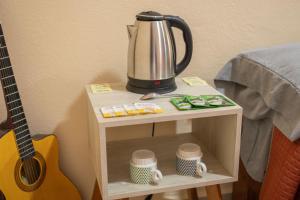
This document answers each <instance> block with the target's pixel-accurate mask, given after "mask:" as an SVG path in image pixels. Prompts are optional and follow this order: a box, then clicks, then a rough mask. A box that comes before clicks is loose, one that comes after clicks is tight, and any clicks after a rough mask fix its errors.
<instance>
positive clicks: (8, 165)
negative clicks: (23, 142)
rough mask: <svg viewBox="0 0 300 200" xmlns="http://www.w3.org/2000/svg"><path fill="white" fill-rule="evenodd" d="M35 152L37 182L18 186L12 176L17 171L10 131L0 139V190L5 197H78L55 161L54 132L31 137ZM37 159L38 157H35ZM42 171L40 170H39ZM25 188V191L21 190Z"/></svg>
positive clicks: (77, 199) (52, 199)
mask: <svg viewBox="0 0 300 200" xmlns="http://www.w3.org/2000/svg"><path fill="white" fill-rule="evenodd" d="M33 145H34V148H35V150H36V154H38V155H39V158H41V159H43V160H44V161H43V162H44V163H43V162H40V163H42V164H41V168H43V169H41V174H44V175H43V178H41V179H40V182H41V183H40V184H39V186H38V187H37V188H34V187H31V186H30V185H29V186H28V187H25V188H23V189H21V188H20V186H19V185H18V184H16V182H18V181H16V180H17V179H18V178H16V176H18V175H20V174H21V171H20V169H21V168H20V166H19V165H18V163H21V162H20V158H19V154H18V150H17V148H16V142H15V135H14V132H13V131H10V132H8V133H7V134H5V135H4V136H3V137H2V138H1V139H0V173H1V174H0V191H2V192H3V194H4V196H5V199H6V200H80V199H81V197H80V194H79V193H78V191H77V189H76V188H75V186H74V185H73V184H72V183H71V182H70V181H69V180H68V179H67V178H66V177H65V176H64V175H63V174H62V172H61V171H60V169H59V163H58V144H57V140H56V137H55V136H54V135H50V136H47V137H45V138H43V139H41V140H33ZM37 160H38V158H37ZM42 172H43V173H42ZM24 190H27V191H24Z"/></svg>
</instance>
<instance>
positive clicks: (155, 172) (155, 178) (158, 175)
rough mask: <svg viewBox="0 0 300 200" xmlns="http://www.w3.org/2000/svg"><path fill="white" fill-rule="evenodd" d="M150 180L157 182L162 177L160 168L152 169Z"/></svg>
mask: <svg viewBox="0 0 300 200" xmlns="http://www.w3.org/2000/svg"><path fill="white" fill-rule="evenodd" d="M151 172H152V182H153V183H155V184H157V183H158V182H159V181H161V180H162V179H163V175H162V173H161V171H160V170H158V169H153V170H152V171H151Z"/></svg>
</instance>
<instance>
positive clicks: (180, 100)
mask: <svg viewBox="0 0 300 200" xmlns="http://www.w3.org/2000/svg"><path fill="white" fill-rule="evenodd" d="M171 103H172V104H173V105H174V106H175V107H176V108H177V109H178V110H191V109H192V105H191V104H190V103H189V102H187V101H186V99H185V97H174V98H172V99H171Z"/></svg>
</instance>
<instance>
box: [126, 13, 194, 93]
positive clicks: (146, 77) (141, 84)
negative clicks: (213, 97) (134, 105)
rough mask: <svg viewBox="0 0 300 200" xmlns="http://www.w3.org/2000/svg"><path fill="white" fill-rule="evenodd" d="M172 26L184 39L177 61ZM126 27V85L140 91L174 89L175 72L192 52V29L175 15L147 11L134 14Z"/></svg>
mask: <svg viewBox="0 0 300 200" xmlns="http://www.w3.org/2000/svg"><path fill="white" fill-rule="evenodd" d="M172 27H175V28H178V29H180V30H181V31H182V33H183V39H184V42H185V54H184V57H183V59H182V60H181V61H180V62H179V63H178V64H177V62H176V44H175V39H174V35H173V31H172ZM127 29H128V37H129V47H128V63H127V67H128V69H127V70H128V71H127V76H128V82H127V89H128V90H129V91H131V92H135V93H140V94H146V93H149V92H156V93H160V94H162V93H168V92H172V91H174V90H176V88H177V87H176V83H175V76H177V75H178V74H180V73H181V72H182V71H183V70H184V69H185V68H186V67H187V65H188V64H189V62H190V60H191V58H192V52H193V40H192V34H191V30H190V28H189V26H188V25H187V24H186V23H185V21H184V20H183V19H181V18H180V17H178V16H171V15H161V14H160V13H158V12H153V11H148V12H142V13H139V14H138V15H136V21H135V24H134V25H128V26H127Z"/></svg>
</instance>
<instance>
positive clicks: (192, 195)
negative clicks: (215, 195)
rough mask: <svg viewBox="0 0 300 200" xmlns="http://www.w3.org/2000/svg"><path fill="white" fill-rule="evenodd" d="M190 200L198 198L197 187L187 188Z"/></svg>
mask: <svg viewBox="0 0 300 200" xmlns="http://www.w3.org/2000/svg"><path fill="white" fill-rule="evenodd" d="M187 194H188V199H189V200H198V194H197V188H191V189H187Z"/></svg>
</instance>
